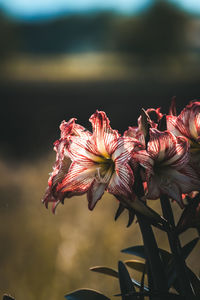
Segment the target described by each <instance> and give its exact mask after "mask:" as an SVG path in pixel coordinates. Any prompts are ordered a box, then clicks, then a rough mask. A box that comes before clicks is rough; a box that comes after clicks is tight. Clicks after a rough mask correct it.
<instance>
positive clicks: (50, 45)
mask: <svg viewBox="0 0 200 300" xmlns="http://www.w3.org/2000/svg"><path fill="white" fill-rule="evenodd" d="M173 96H176V98H177V106H178V109H179V110H180V109H181V108H182V107H183V106H184V105H185V104H186V103H188V102H189V101H190V100H193V99H199V96H200V2H199V1H198V0H171V1H170V0H169V1H167V0H166V1H164V0H163V1H159V0H115V1H114V0H106V1H104V0H101V1H100V0H76V1H74V0H57V1H54V0H43V1H39V0H0V98H1V117H0V128H1V135H0V139H1V143H0V174H1V180H0V243H1V247H0V265H1V268H0V293H1V294H3V293H4V292H9V293H11V294H12V295H13V296H15V297H16V299H17V300H25V299H27V298H28V299H29V300H36V299H40V300H45V299H49V300H57V299H63V295H64V294H66V293H67V292H69V291H71V290H73V289H77V288H80V287H90V288H94V289H98V290H101V291H102V292H105V293H106V294H107V295H108V296H110V297H111V296H112V295H113V294H116V293H117V292H118V287H117V282H115V280H114V279H110V278H105V279H104V277H103V276H102V275H98V274H95V273H91V272H90V271H89V270H88V269H89V267H91V266H94V265H107V266H110V267H113V268H116V267H117V261H118V259H121V260H124V259H128V258H131V257H127V256H125V255H122V254H120V249H122V248H126V247H129V246H132V245H134V244H140V243H141V237H140V234H139V232H138V227H137V224H134V225H132V226H131V227H130V228H129V229H127V228H126V224H127V215H126V214H124V216H122V217H121V218H120V219H119V220H118V221H117V223H115V222H114V214H115V211H116V209H117V206H118V205H117V202H116V200H114V198H113V197H112V196H110V195H105V196H104V197H103V199H102V200H101V201H100V202H99V203H98V205H97V207H96V208H95V210H94V211H93V212H89V211H88V209H87V201H86V197H85V196H83V197H79V198H72V199H68V200H67V199H66V200H65V205H64V206H62V207H61V206H60V207H58V210H57V214H56V216H53V215H52V213H51V210H46V209H45V208H44V207H43V206H42V204H41V201H40V199H41V198H42V196H43V193H44V191H45V188H46V186H47V180H48V173H49V172H51V169H52V165H53V163H54V160H55V154H54V153H53V150H52V149H53V147H52V145H53V142H54V141H55V140H56V139H58V138H59V124H60V122H61V121H62V120H63V119H65V120H68V119H70V118H71V117H76V118H77V119H78V123H80V124H82V125H84V126H86V127H87V128H88V129H89V128H90V125H89V122H88V119H89V117H90V115H91V114H92V113H93V112H94V111H95V110H96V109H99V110H104V111H106V113H107V114H108V116H109V118H110V119H111V126H112V127H113V128H116V129H118V130H119V131H120V132H121V133H123V131H124V130H126V129H127V128H128V126H130V125H136V122H137V118H138V116H139V114H140V110H141V108H142V107H144V108H148V107H160V106H161V107H162V111H163V112H167V111H168V107H169V104H170V101H171V98H172V97H173ZM150 205H153V207H156V209H159V207H158V203H157V202H155V201H154V202H153V201H152V203H150ZM174 209H175V210H176V211H177V213H178V214H179V213H180V210H179V208H178V207H177V205H176V204H174ZM192 236H195V232H193V231H192V230H191V231H188V234H187V235H186V236H184V237H183V239H184V240H183V243H184V242H186V241H189V239H191V237H192ZM158 242H159V244H160V245H161V246H162V247H164V248H165V249H168V245H167V243H166V241H165V237H164V238H163V237H160V236H159V239H158ZM199 250H200V247H197V248H196V249H195V250H194V251H193V253H192V256H191V258H190V260H189V261H188V263H189V265H190V266H192V267H193V268H194V270H195V272H196V274H198V275H199V271H200V268H199V266H198V265H197V264H196V263H195V261H196V257H197V254H198V253H199V252H198V251H199ZM136 276H138V274H136ZM0 297H1V295H0Z"/></svg>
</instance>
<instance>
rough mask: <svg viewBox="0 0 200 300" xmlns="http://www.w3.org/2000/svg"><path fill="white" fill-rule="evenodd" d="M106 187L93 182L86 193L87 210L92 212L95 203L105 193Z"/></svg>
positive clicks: (103, 184) (105, 184)
mask: <svg viewBox="0 0 200 300" xmlns="http://www.w3.org/2000/svg"><path fill="white" fill-rule="evenodd" d="M106 186H107V183H101V182H97V181H96V180H94V181H93V183H92V184H91V186H90V188H89V190H88V192H87V198H88V208H89V209H90V210H93V208H94V207H95V205H96V203H97V201H98V200H100V199H101V197H102V196H103V194H104V192H105V189H106Z"/></svg>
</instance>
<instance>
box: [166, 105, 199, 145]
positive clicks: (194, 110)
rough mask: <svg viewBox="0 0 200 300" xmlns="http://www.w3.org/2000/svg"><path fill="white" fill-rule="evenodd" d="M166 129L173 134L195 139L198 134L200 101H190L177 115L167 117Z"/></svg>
mask: <svg viewBox="0 0 200 300" xmlns="http://www.w3.org/2000/svg"><path fill="white" fill-rule="evenodd" d="M167 123H168V129H169V130H172V132H173V133H174V134H175V135H183V136H185V137H187V138H189V139H192V140H197V139H198V137H199V136H200V102H191V103H190V104H188V105H187V106H186V107H185V108H184V109H183V110H182V112H181V113H180V115H179V116H178V117H174V116H168V117H167Z"/></svg>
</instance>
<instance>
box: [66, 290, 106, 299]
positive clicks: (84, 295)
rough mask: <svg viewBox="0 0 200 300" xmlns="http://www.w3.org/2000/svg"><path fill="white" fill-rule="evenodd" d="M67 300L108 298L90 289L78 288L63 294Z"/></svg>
mask: <svg viewBox="0 0 200 300" xmlns="http://www.w3.org/2000/svg"><path fill="white" fill-rule="evenodd" d="M65 298H66V299H67V300H110V299H109V298H108V297H106V296H104V295H103V294H101V293H99V292H97V291H94V290H90V289H80V290H77V291H74V292H72V293H70V294H67V295H65Z"/></svg>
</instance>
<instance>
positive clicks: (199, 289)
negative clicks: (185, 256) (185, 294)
mask: <svg viewBox="0 0 200 300" xmlns="http://www.w3.org/2000/svg"><path fill="white" fill-rule="evenodd" d="M187 270H188V274H189V277H190V282H191V284H192V287H193V290H194V293H195V295H196V296H198V297H199V299H200V280H199V278H198V277H197V276H196V275H195V274H194V273H193V272H192V270H190V268H187Z"/></svg>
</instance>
